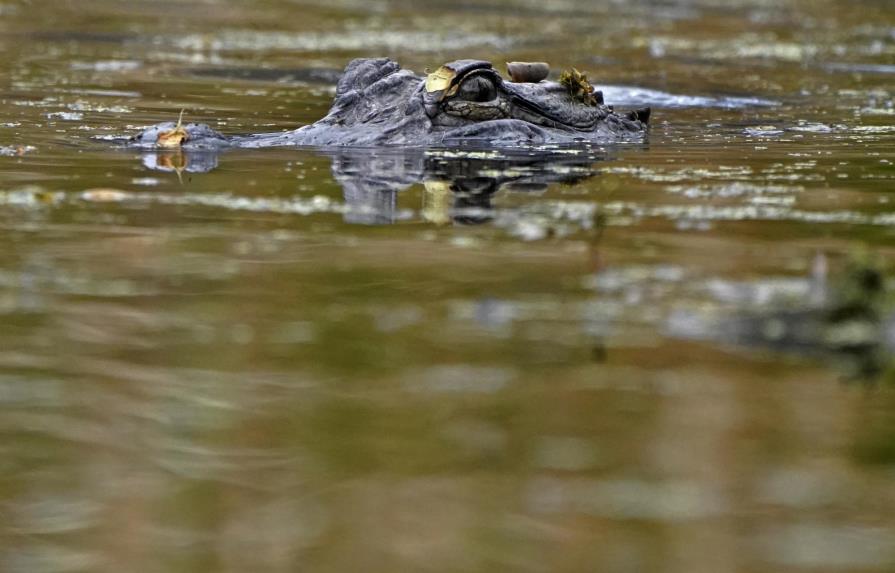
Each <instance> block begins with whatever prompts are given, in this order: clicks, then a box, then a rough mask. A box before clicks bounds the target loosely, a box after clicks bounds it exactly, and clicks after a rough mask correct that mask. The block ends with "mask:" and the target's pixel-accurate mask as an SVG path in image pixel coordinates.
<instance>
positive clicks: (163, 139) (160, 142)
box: [155, 110, 190, 147]
mask: <svg viewBox="0 0 895 573" xmlns="http://www.w3.org/2000/svg"><path fill="white" fill-rule="evenodd" d="M183 111H184V110H180V117H178V118H177V125H175V126H174V129H170V130H168V131H163V132H161V133H159V134H158V139H157V140H156V142H155V144H156V145H157V146H159V147H180V146H181V144H183V142H184V141H186V140H187V139H189V137H190V134H188V133H187V132H186V130H185V129H184V128H183Z"/></svg>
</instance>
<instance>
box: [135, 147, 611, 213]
mask: <svg viewBox="0 0 895 573" xmlns="http://www.w3.org/2000/svg"><path fill="white" fill-rule="evenodd" d="M320 153H322V154H323V155H326V156H327V157H329V158H330V160H331V161H332V173H333V178H334V179H335V180H336V181H337V182H338V183H339V184H340V185H341V186H342V190H343V196H344V200H345V203H346V207H347V209H346V212H345V220H346V221H347V222H350V223H358V224H367V225H381V224H390V223H393V222H395V220H396V219H397V218H398V216H399V211H398V207H397V197H398V194H399V193H400V192H401V191H403V190H404V189H406V188H408V187H410V186H411V185H414V184H417V183H422V184H423V185H424V187H425V193H424V199H423V201H424V204H423V209H422V215H423V217H424V218H425V219H426V220H428V221H430V222H433V223H438V224H443V223H448V222H454V223H458V224H467V225H470V224H479V223H485V222H487V221H490V220H491V219H492V218H493V212H492V207H491V198H492V197H493V195H494V194H495V193H497V192H498V191H499V190H512V191H522V192H527V193H540V192H543V191H545V190H546V189H547V187H548V186H549V185H550V184H552V183H566V184H570V183H574V182H576V181H580V180H582V179H586V178H588V177H592V176H593V175H595V174H596V169H595V167H594V164H595V163H596V162H598V161H602V160H604V159H606V154H605V153H604V152H600V151H596V150H589V149H565V150H558V149H547V150H537V151H527V152H522V151H520V152H518V153H511V152H506V151H500V152H498V151H495V150H487V149H470V150H460V151H458V150H450V151H449V150H439V149H402V150H376V151H372V150H338V151H321V152H320ZM535 154H536V155H535ZM142 162H143V165H144V167H146V168H148V169H152V170H155V171H165V172H173V173H177V174H178V175H180V174H182V173H205V172H208V171H212V170H213V169H216V168H217V167H218V153H217V152H215V151H211V150H208V151H184V150H181V149H177V150H170V151H165V150H155V151H152V152H147V153H143V154H142Z"/></svg>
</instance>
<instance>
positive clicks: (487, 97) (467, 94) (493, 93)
mask: <svg viewBox="0 0 895 573" xmlns="http://www.w3.org/2000/svg"><path fill="white" fill-rule="evenodd" d="M456 97H457V98H458V99H462V100H466V101H477V102H486V101H492V100H493V99H495V98H496V97H497V86H495V85H494V82H493V81H491V80H490V79H488V78H486V77H484V76H480V75H476V76H472V77H471V78H468V79H466V80H464V81H463V83H462V84H460V89H458V90H457V96H456Z"/></svg>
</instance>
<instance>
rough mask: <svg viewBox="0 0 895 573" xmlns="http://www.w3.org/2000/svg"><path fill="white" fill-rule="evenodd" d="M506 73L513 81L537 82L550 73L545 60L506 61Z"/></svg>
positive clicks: (548, 65)
mask: <svg viewBox="0 0 895 573" xmlns="http://www.w3.org/2000/svg"><path fill="white" fill-rule="evenodd" d="M507 74H509V76H510V78H511V79H512V80H513V81H514V82H523V83H538V82H539V81H541V80H543V79H545V78H546V77H547V75H548V74H550V64H548V63H547V62H507Z"/></svg>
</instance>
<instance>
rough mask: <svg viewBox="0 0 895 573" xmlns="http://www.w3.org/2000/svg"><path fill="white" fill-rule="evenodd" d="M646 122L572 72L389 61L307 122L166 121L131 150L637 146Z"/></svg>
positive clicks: (364, 62) (362, 63)
mask: <svg viewBox="0 0 895 573" xmlns="http://www.w3.org/2000/svg"><path fill="white" fill-rule="evenodd" d="M523 80H524V78H523ZM649 117H650V109H649V108H642V109H637V110H633V111H630V112H628V113H625V114H622V113H618V112H616V111H615V110H614V109H613V108H612V106H609V105H605V104H604V103H603V98H602V94H601V93H600V92H598V91H594V90H593V88H592V87H591V86H590V84H589V83H587V79H586V77H585V76H583V75H582V74H580V73H578V72H577V70H574V71H573V73H568V72H567V73H564V74H563V76H561V77H560V81H558V82H556V81H546V80H543V81H542V80H540V79H538V81H531V80H529V81H511V80H507V79H504V78H502V77H501V75H500V73H499V72H498V71H497V70H496V69H495V68H494V67H493V66H492V65H491V63H490V62H486V61H481V60H457V61H454V62H450V63H447V64H445V65H443V66H441V67H440V68H438V69H437V70H436V71H435V72H432V73H430V74H428V75H427V76H425V77H423V76H419V75H417V74H415V73H413V72H412V71H410V70H405V69H402V68H401V67H400V66H399V65H398V64H397V63H396V62H394V61H392V60H390V59H388V58H362V59H356V60H353V61H351V62H350V63H349V64H348V66H347V67H346V68H345V71H344V73H343V74H342V77H341V78H340V79H339V82H338V85H337V87H336V95H335V99H334V101H333V104H332V107H331V108H330V110H329V113H328V114H327V115H326V116H325V117H324V118H322V119H320V120H319V121H317V122H315V123H313V124H310V125H306V126H304V127H301V128H298V129H295V130H293V131H285V132H280V133H261V134H253V135H234V136H228V135H224V134H221V133H219V132H217V131H215V130H214V129H212V128H211V127H209V126H208V125H205V124H199V123H188V124H181V122H180V121H178V122H176V123H175V122H164V123H160V124H157V125H154V126H151V127H149V128H147V129H145V130H143V131H142V132H140V133H139V134H137V135H135V136H134V137H132V138H131V139H130V141H129V143H130V145H132V146H136V147H143V148H170V147H178V148H182V149H187V150H190V149H192V150H201V149H220V148H226V147H240V148H259V147H273V146H308V147H344V146H353V147H372V146H381V145H401V146H421V147H429V146H455V145H462V144H469V143H473V144H481V145H485V146H489V147H512V146H520V145H522V146H526V145H538V144H576V143H595V144H604V143H612V142H624V141H634V142H639V141H643V140H644V139H645V137H646V134H647V128H648V123H649Z"/></svg>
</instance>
